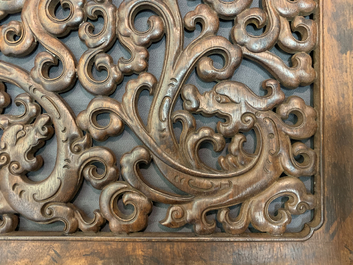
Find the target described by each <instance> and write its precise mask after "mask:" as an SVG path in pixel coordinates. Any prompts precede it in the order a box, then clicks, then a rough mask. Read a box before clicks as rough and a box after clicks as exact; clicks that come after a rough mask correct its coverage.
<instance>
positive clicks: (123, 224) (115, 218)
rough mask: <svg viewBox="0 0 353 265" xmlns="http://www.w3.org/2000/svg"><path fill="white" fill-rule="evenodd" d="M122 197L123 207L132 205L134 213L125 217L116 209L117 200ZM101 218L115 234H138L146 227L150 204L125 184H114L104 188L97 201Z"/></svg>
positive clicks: (150, 209) (138, 192) (150, 208)
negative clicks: (104, 219)
mask: <svg viewBox="0 0 353 265" xmlns="http://www.w3.org/2000/svg"><path fill="white" fill-rule="evenodd" d="M120 196H122V200H123V203H124V204H125V205H128V204H130V205H132V206H133V207H134V212H133V213H131V214H130V215H126V214H124V213H122V212H121V210H120V209H119V208H118V205H117V200H118V199H119V197H120ZM99 205H100V209H101V211H102V214H103V216H104V217H105V218H106V219H107V220H108V221H109V228H110V230H111V231H112V232H116V233H131V232H138V231H140V230H142V229H144V228H145V227H146V226H147V217H148V215H149V213H150V212H151V211H152V202H151V201H150V200H149V199H148V198H147V197H146V196H145V195H143V194H142V193H141V192H140V191H138V190H136V189H134V188H132V187H131V186H130V185H128V184H126V183H125V182H114V183H111V184H109V185H108V186H106V187H105V188H104V189H103V190H102V193H101V196H100V199H99Z"/></svg>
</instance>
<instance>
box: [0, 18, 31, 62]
mask: <svg viewBox="0 0 353 265" xmlns="http://www.w3.org/2000/svg"><path fill="white" fill-rule="evenodd" d="M0 32H1V34H0V51H1V52H2V53H3V54H4V55H6V56H11V57H24V56H27V55H28V54H30V53H31V52H32V51H33V50H34V49H35V48H36V47H37V42H36V41H35V39H34V36H33V34H32V32H31V31H30V29H29V27H28V25H27V24H26V23H22V22H20V21H11V22H9V24H6V25H2V26H1V27H0Z"/></svg>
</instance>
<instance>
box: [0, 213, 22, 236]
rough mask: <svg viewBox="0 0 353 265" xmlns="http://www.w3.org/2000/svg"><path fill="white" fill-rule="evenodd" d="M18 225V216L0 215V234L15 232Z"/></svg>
mask: <svg viewBox="0 0 353 265" xmlns="http://www.w3.org/2000/svg"><path fill="white" fill-rule="evenodd" d="M17 225H18V216H17V215H15V214H4V215H2V221H1V220H0V234H4V233H9V232H12V231H15V229H16V228H17Z"/></svg>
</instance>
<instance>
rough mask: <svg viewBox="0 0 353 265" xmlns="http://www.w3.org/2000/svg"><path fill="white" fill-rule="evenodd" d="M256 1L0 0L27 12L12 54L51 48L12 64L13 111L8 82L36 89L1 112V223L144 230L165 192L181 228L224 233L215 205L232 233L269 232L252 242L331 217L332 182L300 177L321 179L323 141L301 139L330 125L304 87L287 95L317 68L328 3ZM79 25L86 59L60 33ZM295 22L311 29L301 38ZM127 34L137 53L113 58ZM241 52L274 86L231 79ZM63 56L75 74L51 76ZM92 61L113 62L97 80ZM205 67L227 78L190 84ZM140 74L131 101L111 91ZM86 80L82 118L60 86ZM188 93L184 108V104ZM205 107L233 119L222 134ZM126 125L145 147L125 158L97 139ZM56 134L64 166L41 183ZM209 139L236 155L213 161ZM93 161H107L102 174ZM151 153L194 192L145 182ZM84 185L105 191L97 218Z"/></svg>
mask: <svg viewBox="0 0 353 265" xmlns="http://www.w3.org/2000/svg"><path fill="white" fill-rule="evenodd" d="M251 3H252V0H235V1H232V2H223V1H220V0H204V2H203V3H200V4H199V5H198V6H197V7H196V8H195V10H193V11H191V12H189V13H187V14H186V15H185V16H184V17H182V16H181V14H180V12H179V8H178V3H177V0H124V1H122V3H121V4H120V5H119V6H116V5H114V4H113V3H112V2H111V0H89V1H84V0H65V1H60V2H59V1H58V0H27V1H24V0H22V1H15V2H14V1H0V18H4V17H6V16H7V15H8V14H12V13H16V12H21V20H22V21H21V22H19V21H11V22H10V23H8V24H6V25H4V24H2V25H1V27H0V32H1V33H0V34H1V35H0V51H1V52H2V53H3V54H4V55H6V56H10V57H23V56H27V55H28V54H30V53H31V52H32V51H33V50H35V49H36V47H37V46H38V44H40V45H43V46H44V47H45V49H46V50H47V51H46V52H40V53H38V54H37V55H36V57H35V61H34V62H33V63H34V66H33V69H32V70H31V71H30V72H29V73H28V72H26V71H24V70H22V69H21V68H20V67H19V66H16V65H13V64H9V63H6V62H1V61H0V79H1V81H2V82H3V83H1V84H0V95H1V100H0V105H1V106H0V108H1V110H4V109H5V108H6V107H8V106H9V104H10V102H11V99H10V96H9V94H8V93H7V92H6V86H5V83H12V84H15V85H16V86H18V87H19V88H21V89H23V90H24V93H23V94H20V95H18V96H17V97H16V99H15V103H16V104H21V105H23V106H24V108H25V112H24V113H23V114H22V115H19V116H14V115H9V114H3V115H1V116H0V126H1V129H2V130H3V134H2V137H1V144H0V158H1V159H0V172H1V174H0V215H2V223H1V225H0V233H9V232H11V231H14V230H15V229H16V227H17V223H18V216H19V215H20V216H23V217H25V218H27V219H29V220H32V221H35V222H39V223H51V222H56V221H61V222H64V223H65V233H67V234H69V233H74V232H76V231H78V230H81V231H83V232H86V231H87V232H89V231H90V232H92V231H93V232H98V231H100V229H101V226H102V225H103V224H105V222H106V221H107V222H109V228H110V230H111V231H112V232H115V233H133V232H139V231H143V229H145V228H146V226H147V223H148V216H149V214H150V213H151V211H152V207H153V203H154V202H161V203H165V204H169V205H170V206H169V209H168V211H167V215H166V216H165V219H164V220H161V224H162V225H164V226H167V227H170V228H179V227H182V226H184V225H186V224H192V225H193V229H194V232H195V233H196V234H199V235H209V234H212V233H214V231H215V228H216V222H215V220H209V219H207V218H206V214H207V212H209V211H211V210H216V211H217V213H218V214H217V220H218V221H219V222H220V223H221V224H222V228H223V230H224V233H225V234H228V235H229V236H233V235H246V234H250V232H249V230H247V229H248V227H249V225H252V227H254V228H255V229H256V230H258V231H259V233H256V236H254V237H253V238H254V239H256V238H263V237H266V236H268V234H269V235H273V236H283V237H287V238H288V237H289V238H303V237H306V236H307V235H310V234H311V233H312V231H313V229H314V228H315V227H316V226H317V225H318V223H319V222H320V214H321V197H320V194H321V193H320V188H321V187H320V186H319V187H318V186H315V188H314V193H310V192H309V191H308V190H307V189H306V187H305V185H304V183H303V182H302V181H301V179H300V178H299V177H301V176H314V175H315V177H313V178H315V179H316V181H315V185H318V183H320V181H319V174H318V173H319V171H318V169H319V153H320V146H319V145H318V144H317V143H318V141H316V142H315V144H314V149H312V148H310V147H308V146H307V145H305V144H304V143H303V142H301V140H305V139H309V138H311V137H313V136H314V135H318V134H319V129H318V128H319V125H320V120H319V117H320V113H319V112H320V109H318V108H313V107H312V106H308V105H306V103H305V102H304V100H303V99H302V98H300V97H298V96H290V97H286V96H285V93H284V92H283V88H286V89H296V88H297V87H299V86H307V85H310V84H313V83H314V82H315V80H316V78H317V71H315V69H314V67H313V60H312V59H313V58H312V57H311V52H312V51H313V50H315V49H316V47H317V45H318V30H317V22H316V20H315V19H313V18H312V17H311V16H310V15H312V14H315V13H316V12H317V3H316V2H315V1H314V0H296V1H291V0H263V1H262V8H250V5H251ZM58 4H61V5H62V7H63V8H68V9H69V10H70V13H69V15H68V16H67V17H66V18H64V19H59V18H57V17H56V16H55V9H56V7H57V6H58ZM143 10H151V11H153V12H155V14H156V15H154V16H151V17H150V18H149V20H148V24H149V29H148V30H147V31H145V32H140V31H138V30H137V29H136V28H135V26H134V20H135V17H136V15H137V14H138V13H139V12H141V11H143ZM98 16H101V17H103V18H104V27H103V29H102V30H101V31H100V32H98V33H96V32H95V31H94V26H93V25H92V24H91V23H90V22H89V20H95V19H97V17H98ZM220 19H222V20H233V21H234V27H233V28H232V30H231V31H230V33H229V34H230V37H231V38H230V39H231V40H228V39H227V38H224V37H222V36H219V35H217V31H218V29H219V21H220ZM196 23H200V24H201V25H202V30H201V33H200V34H199V36H197V37H196V38H195V39H194V40H193V41H192V42H191V43H190V44H189V45H187V46H186V47H184V29H187V30H188V31H193V30H195V27H196ZM250 24H253V25H255V26H256V27H257V28H259V29H261V28H263V29H264V30H263V33H262V34H261V35H259V36H255V35H252V34H250V33H249V32H248V31H247V25H250ZM72 30H78V34H79V37H80V40H79V39H77V42H80V41H81V42H83V43H84V44H85V45H86V46H87V50H86V51H85V52H84V54H83V55H82V56H81V58H80V60H79V61H78V62H76V60H75V57H74V56H73V54H72V52H71V51H70V50H69V48H67V47H66V46H65V44H64V43H63V42H62V41H61V39H60V37H63V36H67V35H68V34H70V32H71V31H72ZM293 32H297V33H299V35H300V37H299V39H297V38H296V37H295V36H294V35H293ZM163 37H165V38H166V54H165V55H164V56H165V60H164V66H163V71H162V74H161V76H160V77H159V78H156V77H155V76H154V75H152V74H151V73H149V71H148V59H149V52H148V48H149V46H150V45H151V44H152V43H154V42H158V41H160V40H161V38H163ZM116 42H120V43H121V44H122V45H123V46H124V47H125V48H126V49H127V50H128V51H129V53H130V55H131V56H130V58H121V59H120V60H119V61H118V62H117V63H116V64H115V63H114V61H113V59H112V57H111V56H110V55H109V54H108V53H107V52H108V50H109V49H110V48H111V47H112V46H113V45H114V44H116ZM275 45H278V46H279V47H280V48H281V49H282V50H283V51H284V52H286V53H288V54H291V63H290V64H289V66H288V65H287V63H286V62H284V61H283V60H282V59H281V58H280V57H278V56H277V55H275V54H274V53H273V52H272V48H273V47H274V46H275ZM214 54H217V55H220V56H222V57H223V58H224V66H223V67H222V68H220V69H218V68H216V67H214V65H213V61H212V59H211V58H210V55H214ZM243 58H247V59H249V60H251V61H253V62H255V63H256V64H258V65H260V66H261V67H263V68H264V69H266V70H267V71H268V73H269V74H270V75H271V76H272V79H269V80H264V81H263V89H264V90H266V91H267V94H266V95H265V96H259V95H257V94H255V93H254V92H253V91H252V89H251V88H250V87H248V86H246V85H245V84H243V83H240V82H236V81H231V80H229V79H230V78H231V77H232V76H233V74H234V72H235V70H236V69H237V68H238V67H239V66H240V65H241V64H242V61H243ZM58 61H60V62H61V63H62V65H63V70H62V72H61V73H60V75H59V76H58V77H55V78H51V77H50V75H49V68H50V66H52V65H56V64H57V63H58ZM93 67H96V68H97V69H105V70H106V71H107V73H108V75H107V77H106V78H105V79H104V80H96V79H95V78H94V77H93V74H92V68H93ZM195 69H196V72H197V74H198V76H199V77H200V78H201V79H202V80H203V81H205V82H216V85H215V86H214V87H213V89H211V90H209V91H207V92H205V93H201V92H200V91H199V89H198V88H197V87H196V86H195V85H193V84H188V83H187V79H188V76H189V75H190V74H191V72H192V71H194V70H195ZM131 74H138V77H137V78H136V79H132V80H130V81H129V82H128V83H127V85H126V87H125V88H120V89H125V93H124V95H123V98H122V100H121V101H119V100H117V99H115V98H113V97H109V95H111V94H112V93H114V92H115V90H116V89H117V86H118V85H119V84H121V83H122V82H123V80H124V78H125V76H128V75H131ZM77 79H78V81H79V82H80V84H81V85H82V86H83V88H84V89H85V90H87V91H88V92H90V93H92V94H94V95H96V97H95V98H94V99H93V100H92V101H91V102H90V103H89V104H88V106H87V108H86V110H84V111H82V112H81V113H80V114H79V115H78V116H77V117H75V115H74V114H73V112H72V110H71V108H70V106H69V105H68V104H66V102H65V101H64V100H63V99H62V98H61V97H60V96H59V94H60V93H63V92H66V91H68V90H70V89H72V87H73V86H74V84H75V82H76V80H77ZM143 90H149V92H150V93H151V95H153V102H152V105H151V107H150V110H149V115H148V121H147V124H146V125H145V124H144V123H143V122H142V120H141V118H140V114H139V111H138V106H137V103H138V97H139V95H140V93H141V91H143ZM180 96H181V97H182V100H183V109H182V110H175V108H174V107H175V103H176V100H177V99H178V98H179V97H180ZM316 98H317V97H315V99H316ZM315 106H318V104H315ZM42 109H43V110H45V112H43V111H42ZM102 113H108V114H109V117H110V122H109V124H108V125H106V126H102V125H100V124H99V123H98V122H97V116H98V115H99V114H102ZM196 113H199V114H202V115H204V116H206V117H212V116H217V117H220V118H222V119H223V121H221V122H219V123H218V124H217V128H216V130H214V129H212V128H210V127H206V126H204V127H201V128H198V127H197V126H196V120H195V117H194V114H196ZM290 114H294V115H295V116H296V117H297V122H296V123H295V124H293V125H289V124H288V123H286V122H285V120H286V119H288V116H289V115H290ZM177 122H180V123H181V124H182V133H181V135H180V137H177V136H176V135H175V133H174V131H173V124H174V123H177ZM126 126H127V127H129V128H130V129H131V130H132V131H133V132H134V133H135V134H136V136H137V137H138V138H139V139H140V140H141V142H142V143H143V145H141V146H137V147H134V148H133V149H132V150H131V151H130V152H128V153H126V154H125V155H124V156H123V157H121V159H120V161H117V158H116V156H115V155H114V153H113V151H112V150H110V149H108V148H105V147H101V146H94V145H93V140H96V141H105V140H107V139H108V138H114V137H116V136H118V135H120V134H121V133H122V132H123V131H124V128H125V127H126ZM249 130H254V131H255V133H256V138H257V143H256V146H257V148H256V151H255V152H254V153H248V152H246V151H245V150H244V148H243V144H244V142H245V141H246V138H245V136H244V132H247V131H249ZM53 135H55V137H56V140H57V158H56V164H55V167H54V169H53V171H52V173H51V174H50V175H49V176H48V177H47V178H45V180H43V181H40V182H34V181H31V180H30V179H28V177H27V173H29V172H32V171H36V170H38V169H39V168H41V166H42V164H43V159H42V158H41V157H40V156H39V155H36V151H37V150H39V149H40V148H41V147H43V145H45V142H46V141H47V140H48V139H49V138H51V137H53ZM115 139H117V138H115ZM227 139H230V143H228V144H227V142H226V140H227ZM205 141H209V142H211V143H212V144H213V147H214V150H215V151H222V150H223V149H225V148H227V150H228V152H227V154H226V155H225V156H219V158H218V163H219V169H214V168H212V167H210V166H209V165H207V164H206V163H205V162H203V160H202V158H201V157H200V156H199V148H200V145H201V144H202V143H203V142H205ZM299 157H300V158H301V159H299ZM95 162H99V163H101V164H103V165H104V167H105V170H104V172H103V173H102V174H99V173H98V171H97V168H96V166H95V164H94V163H95ZM142 163H143V164H150V163H154V164H155V165H156V166H157V168H158V169H159V171H160V172H161V174H162V175H163V177H164V178H165V179H166V180H168V181H169V182H170V183H171V184H172V185H174V186H175V187H176V188H178V189H179V190H181V191H183V194H173V193H170V192H167V191H165V190H162V189H158V188H156V187H153V186H151V185H150V184H148V183H146V182H145V181H144V178H143V176H142V173H141V171H140V166H141V164H142ZM120 176H121V177H122V178H120ZM83 181H87V182H89V183H90V184H91V185H92V186H93V187H94V188H96V189H98V190H101V194H100V199H99V207H100V208H99V210H97V211H95V212H94V219H93V220H90V219H89V218H87V216H85V214H84V213H83V211H82V210H81V209H79V208H78V207H76V206H75V205H74V204H72V203H71V202H72V199H73V198H74V196H75V195H76V194H77V192H78V191H79V189H80V187H81V185H82V182H83ZM279 197H288V198H289V199H288V201H287V202H286V203H285V205H284V208H282V209H280V210H278V214H277V215H276V216H272V215H270V214H269V212H268V208H269V204H270V203H271V202H272V201H273V200H275V199H277V198H279ZM120 199H121V200H122V201H123V203H124V204H125V205H128V204H130V205H132V206H133V207H134V211H133V213H131V214H126V213H124V212H122V211H121V210H120V209H119V207H118V206H117V201H118V200H120ZM240 204H241V208H240V212H239V214H238V216H237V217H236V218H235V219H234V218H232V217H230V215H229V211H230V210H229V208H230V207H232V206H234V205H240ZM308 210H313V213H314V218H313V221H312V222H311V223H310V224H308V225H306V226H305V229H304V231H303V232H301V233H297V234H295V233H292V234H288V235H287V233H286V226H287V225H288V224H289V223H290V222H291V216H292V215H300V214H303V213H304V212H305V211H308ZM260 232H266V233H260ZM12 235H16V233H13V234H12ZM277 238H278V239H281V237H277Z"/></svg>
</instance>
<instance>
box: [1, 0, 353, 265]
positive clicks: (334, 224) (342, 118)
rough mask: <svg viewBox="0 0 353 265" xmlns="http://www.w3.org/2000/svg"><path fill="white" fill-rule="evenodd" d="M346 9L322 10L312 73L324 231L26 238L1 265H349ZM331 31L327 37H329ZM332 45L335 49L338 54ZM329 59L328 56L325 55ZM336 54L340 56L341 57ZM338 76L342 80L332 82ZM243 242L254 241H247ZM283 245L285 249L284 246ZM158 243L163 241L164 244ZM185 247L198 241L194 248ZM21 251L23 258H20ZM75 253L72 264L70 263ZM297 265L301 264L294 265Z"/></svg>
mask: <svg viewBox="0 0 353 265" xmlns="http://www.w3.org/2000/svg"><path fill="white" fill-rule="evenodd" d="M346 4H347V1H343V0H340V1H335V5H334V6H333V2H331V1H321V2H320V10H321V14H320V20H321V23H320V32H321V37H320V43H321V45H320V55H321V56H320V59H317V60H316V63H317V65H316V69H319V70H320V80H319V82H320V84H322V85H321V89H320V96H319V97H320V109H321V110H322V112H321V114H322V115H323V116H322V123H321V126H322V128H321V131H322V135H320V136H319V137H318V138H317V139H316V141H322V142H323V145H322V147H323V149H322V154H321V156H320V157H321V159H322V161H321V163H320V167H321V172H323V175H322V176H323V178H324V182H325V197H324V198H325V203H324V204H323V205H325V209H326V210H325V211H324V213H325V218H324V220H325V223H324V225H323V227H322V228H321V229H320V230H318V231H317V232H315V233H314V235H313V237H312V238H311V239H310V240H308V241H306V242H291V243H286V242H267V243H264V242H237V243H231V242H214V241H233V240H236V241H237V240H240V241H247V240H246V239H244V238H241V239H237V238H235V239H234V237H220V236H219V235H216V236H212V237H210V236H205V237H203V236H202V237H194V238H192V239H190V238H188V239H186V238H182V237H173V236H171V235H168V234H166V235H165V238H161V237H151V238H149V237H147V235H146V236H145V235H141V236H139V235H138V236H137V237H134V236H133V237H131V236H129V237H114V238H110V237H106V238H99V239H98V238H97V239H95V240H92V238H90V236H89V235H88V236H83V237H81V236H78V237H76V236H71V237H68V238H67V240H66V238H64V237H62V236H59V237H55V238H48V237H46V236H39V237H37V238H36V239H35V240H34V238H33V237H31V235H30V234H28V233H26V234H24V235H23V236H20V237H18V238H17V239H20V241H17V240H15V239H16V238H14V237H11V236H9V237H5V238H3V239H5V241H3V242H1V243H0V244H1V247H2V251H1V254H0V257H1V258H2V259H1V260H6V261H7V263H9V262H15V263H16V262H22V263H26V262H27V263H29V262H30V261H34V260H36V261H37V263H40V261H39V256H36V254H35V253H36V252H37V251H42V253H46V254H47V256H44V257H43V256H41V257H40V260H41V262H43V264H47V263H49V262H71V263H79V262H82V263H85V264H87V263H88V264H96V263H99V262H101V263H106V264H109V262H110V263H113V262H114V263H115V262H120V263H124V264H129V263H131V264H135V263H137V262H139V263H143V262H145V263H152V262H155V263H157V264H158V262H160V263H168V262H169V263H180V264H185V263H191V262H199V263H200V264H202V263H214V264H220V263H221V262H223V263H225V264H227V263H232V262H239V263H256V264H258V263H281V264H282V263H293V261H294V262H295V263H305V262H308V263H312V262H315V263H320V264H332V263H335V262H337V264H349V262H350V261H352V260H353V255H352V249H353V247H352V240H350V235H351V234H352V229H353V228H352V222H353V217H352V209H351V208H352V207H351V205H352V204H351V203H350V202H352V198H351V196H350V193H351V192H352V185H353V184H352V178H351V177H350V173H351V172H352V164H351V163H350V162H349V157H350V156H351V154H352V152H351V148H350V146H349V144H350V143H351V142H352V138H353V137H352V135H351V134H350V133H349V131H350V130H351V128H352V127H353V126H352V107H351V105H350V100H349V99H350V98H351V97H352V92H351V90H350V89H349V86H348V85H347V84H351V82H352V76H349V74H348V73H349V72H347V67H348V66H349V64H348V63H347V62H346V61H345V60H348V61H349V57H350V53H349V51H350V50H352V46H353V44H352V43H348V41H349V39H348V40H347V39H345V37H346V35H345V34H346V33H347V34H349V30H348V29H350V30H351V28H352V26H351V25H350V23H349V14H351V13H352V12H353V11H352V10H351V9H349V8H347V6H348V7H349V6H350V4H347V6H346ZM333 10H335V11H333ZM335 12H336V13H335ZM337 13H339V14H340V20H341V21H345V22H346V24H347V29H346V28H343V29H342V28H340V27H339V24H338V22H337V23H332V21H334V18H335V19H337V17H335V14H336V16H337ZM327 25H329V26H327ZM329 29H330V30H331V31H332V32H333V34H332V33H331V32H329V31H328V30H329ZM329 33H331V34H329ZM346 38H347V37H346ZM338 43H341V44H342V46H340V45H338ZM347 47H348V48H347ZM328 51H333V52H332V53H328ZM336 54H340V56H337V55H336ZM316 56H318V55H316ZM342 62H343V63H342ZM318 64H319V65H318ZM333 66H335V67H333ZM337 76H339V77H340V78H339V79H338V78H337ZM337 84H338V85H337ZM316 85H318V83H317V84H316ZM317 102H318V101H316V103H317ZM344 106H345V107H344ZM340 122H342V124H341V123H340ZM332 124H335V125H336V126H338V128H339V129H340V130H337V127H336V126H332ZM343 124H344V125H345V126H343ZM322 190H323V189H322ZM332 211H335V213H336V214H333V213H332ZM37 236H38V234H37ZM51 236H55V234H51ZM61 240H63V241H61ZM248 240H250V241H253V240H252V239H251V238H250V239H248ZM281 240H282V241H283V238H282V239H281ZM300 240H302V239H300ZM39 241H45V242H47V244H46V245H44V246H43V243H42V242H39ZM48 241H50V242H48ZM72 241H78V242H72ZM83 241H84V242H83ZM115 241H120V242H121V243H119V242H115ZM126 241H133V242H126ZM143 241H147V242H143ZM156 241H157V242H156ZM160 241H168V243H165V242H160ZM187 241H192V242H195V241H197V242H198V243H197V244H195V243H192V242H187ZM205 241H206V242H205ZM262 241H271V238H264V239H263V240H262ZM291 241H293V239H291ZM122 242H124V243H122ZM73 246H75V247H73ZM22 248H23V249H26V250H23V251H20V252H18V250H20V249H22ZM69 250H71V251H69ZM14 251H16V252H17V255H16V256H15V255H13V254H12V253H13V252H14ZM28 251H30V252H28ZM166 252H169V254H168V255H165V253H166ZM28 253H31V255H30V256H28ZM74 253H75V254H76V257H74V255H73V254H74ZM222 254H226V255H222ZM216 257H217V258H216ZM300 260H301V262H299V261H300Z"/></svg>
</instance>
